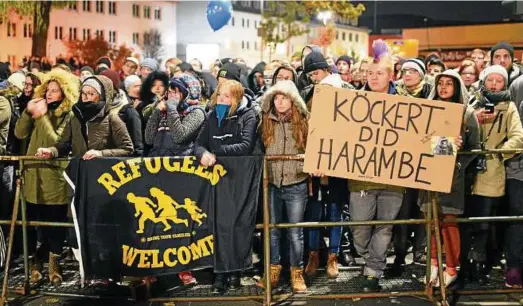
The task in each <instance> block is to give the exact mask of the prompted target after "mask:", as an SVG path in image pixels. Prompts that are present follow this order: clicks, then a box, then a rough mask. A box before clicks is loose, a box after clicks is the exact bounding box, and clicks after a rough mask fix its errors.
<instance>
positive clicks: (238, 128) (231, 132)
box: [194, 99, 257, 160]
mask: <svg viewBox="0 0 523 306" xmlns="http://www.w3.org/2000/svg"><path fill="white" fill-rule="evenodd" d="M256 127H257V120H256V113H255V111H254V109H253V106H252V100H248V99H242V102H241V103H240V105H238V108H237V109H236V111H235V112H234V114H233V115H231V116H227V117H226V118H224V119H223V121H222V124H221V126H220V127H219V126H218V117H217V115H216V111H215V110H214V109H211V111H210V113H209V114H207V120H206V121H205V123H204V124H203V126H202V128H201V131H200V134H199V135H198V139H197V140H196V143H195V149H194V155H196V157H197V158H198V160H200V159H201V158H202V155H203V154H204V153H205V152H210V153H213V154H215V155H216V156H246V155H247V156H248V155H252V154H253V152H255V149H256V147H257V143H256V142H257V141H256V140H257V139H256V138H257V134H256Z"/></svg>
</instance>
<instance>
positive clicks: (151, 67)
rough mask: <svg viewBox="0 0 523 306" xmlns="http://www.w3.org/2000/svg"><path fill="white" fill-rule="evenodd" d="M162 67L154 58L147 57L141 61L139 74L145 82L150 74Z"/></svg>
mask: <svg viewBox="0 0 523 306" xmlns="http://www.w3.org/2000/svg"><path fill="white" fill-rule="evenodd" d="M159 69H160V66H159V65H158V62H157V61H156V60H155V59H154V58H146V59H144V60H143V61H141V62H140V73H139V75H140V76H141V77H142V81H144V82H145V80H146V79H147V77H148V76H149V74H151V73H152V72H154V71H158V70H159Z"/></svg>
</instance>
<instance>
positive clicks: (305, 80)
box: [298, 45, 321, 100]
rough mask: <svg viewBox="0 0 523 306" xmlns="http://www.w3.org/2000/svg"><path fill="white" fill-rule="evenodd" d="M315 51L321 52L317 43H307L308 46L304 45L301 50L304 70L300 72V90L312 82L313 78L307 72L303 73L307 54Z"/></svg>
mask: <svg viewBox="0 0 523 306" xmlns="http://www.w3.org/2000/svg"><path fill="white" fill-rule="evenodd" d="M313 51H314V52H319V53H321V48H320V47H318V46H316V45H307V46H305V47H303V49H302V50H301V67H302V72H301V73H300V74H298V90H300V92H301V91H302V90H304V89H305V88H306V87H308V86H310V85H311V84H312V82H311V80H310V79H309V78H308V76H307V73H303V69H305V58H306V57H307V55H309V53H311V52H313ZM302 97H303V94H302ZM304 100H306V99H304Z"/></svg>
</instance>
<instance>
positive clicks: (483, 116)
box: [475, 108, 494, 123]
mask: <svg viewBox="0 0 523 306" xmlns="http://www.w3.org/2000/svg"><path fill="white" fill-rule="evenodd" d="M475 113H476V118H478V122H479V123H484V122H486V121H488V120H491V119H494V114H493V113H489V112H488V111H487V110H486V109H485V108H480V109H479V110H477V111H476V112H475Z"/></svg>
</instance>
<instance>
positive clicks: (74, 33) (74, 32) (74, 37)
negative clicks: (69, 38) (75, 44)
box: [73, 28, 76, 40]
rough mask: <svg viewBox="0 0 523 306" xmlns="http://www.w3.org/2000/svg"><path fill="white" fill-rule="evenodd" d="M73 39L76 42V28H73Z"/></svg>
mask: <svg viewBox="0 0 523 306" xmlns="http://www.w3.org/2000/svg"><path fill="white" fill-rule="evenodd" d="M73 39H74V40H76V28H73Z"/></svg>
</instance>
